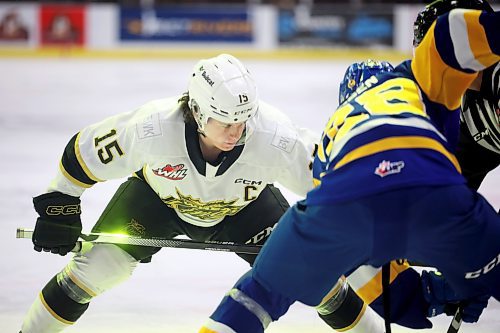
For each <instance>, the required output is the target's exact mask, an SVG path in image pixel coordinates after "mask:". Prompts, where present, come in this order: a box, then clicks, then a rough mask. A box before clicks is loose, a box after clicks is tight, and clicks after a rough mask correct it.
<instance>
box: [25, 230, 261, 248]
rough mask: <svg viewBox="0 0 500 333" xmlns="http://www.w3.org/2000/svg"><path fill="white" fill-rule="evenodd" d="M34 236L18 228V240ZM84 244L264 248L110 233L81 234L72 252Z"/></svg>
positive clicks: (31, 232)
mask: <svg viewBox="0 0 500 333" xmlns="http://www.w3.org/2000/svg"><path fill="white" fill-rule="evenodd" d="M32 236H33V229H29V228H17V232H16V238H29V239H31V237H32ZM82 242H90V243H111V244H126V245H140V246H151V247H172V248H181V249H196V250H209V251H223V252H236V253H243V254H257V253H259V251H260V249H261V248H262V246H260V245H246V244H236V243H232V242H219V241H207V242H198V241H193V240H187V239H169V238H160V237H155V238H141V237H136V236H129V235H121V234H108V233H89V234H81V235H80V239H79V241H78V242H77V244H76V246H75V248H73V250H72V252H79V251H80V249H81V246H82Z"/></svg>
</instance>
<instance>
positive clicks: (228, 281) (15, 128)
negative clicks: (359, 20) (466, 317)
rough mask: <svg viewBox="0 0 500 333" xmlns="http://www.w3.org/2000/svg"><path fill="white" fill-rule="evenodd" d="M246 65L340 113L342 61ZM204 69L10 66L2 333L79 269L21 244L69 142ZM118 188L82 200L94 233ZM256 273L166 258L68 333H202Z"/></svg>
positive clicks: (307, 103) (179, 254) (295, 315)
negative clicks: (230, 293) (231, 293)
mask: <svg viewBox="0 0 500 333" xmlns="http://www.w3.org/2000/svg"><path fill="white" fill-rule="evenodd" d="M244 61H245V63H246V64H247V66H248V67H249V68H250V69H251V71H252V72H253V74H254V76H255V78H256V80H257V83H258V87H259V91H260V95H261V97H262V99H264V100H266V101H268V102H270V103H271V104H274V105H275V106H277V107H279V108H281V109H283V110H284V111H286V112H287V113H288V114H289V116H290V117H291V118H292V119H293V120H294V121H296V122H297V123H298V124H301V125H302V126H305V127H310V128H313V129H316V130H318V131H320V130H321V129H322V126H323V125H324V123H325V121H326V120H327V118H328V115H329V113H330V112H331V111H332V109H333V107H334V106H335V105H336V104H337V92H338V89H337V86H338V83H339V80H340V78H341V77H342V75H343V72H344V69H345V67H346V66H347V65H348V62H347V61H333V60H332V61H325V60H324V61H263V60H252V59H244ZM194 63H195V60H194V59H188V60H182V61H178V60H89V59H71V58H64V57H61V58H57V59H36V60H34V59H17V60H15V59H0V156H1V161H2V162H1V172H0V177H1V178H0V258H1V261H0V262H1V265H0V267H1V268H0V272H1V273H0V281H1V282H0V332H2V333H3V332H6V333H7V332H10V333H15V332H18V330H19V327H20V324H21V322H22V319H23V316H24V313H25V311H26V310H27V309H28V307H29V305H30V304H31V302H32V300H33V299H34V298H35V297H36V295H37V294H38V292H39V291H40V289H41V288H42V287H43V285H44V284H45V283H46V282H47V281H48V280H49V279H50V278H51V277H52V276H53V275H54V274H55V273H56V272H58V270H60V269H61V268H62V267H63V266H64V265H65V263H66V262H67V260H68V258H67V257H59V256H56V255H51V254H47V253H37V252H34V251H33V250H32V245H31V241H29V240H25V239H24V240H17V239H15V230H16V227H19V226H26V227H33V225H34V221H35V218H36V216H35V212H34V211H33V208H32V202H31V200H32V197H33V196H36V195H38V194H40V193H42V192H43V191H44V190H45V188H46V186H47V185H48V182H49V180H50V179H51V178H52V176H53V175H54V173H55V171H56V169H57V166H58V161H59V158H60V154H61V153H62V151H63V148H64V146H65V144H66V142H67V140H68V139H69V138H70V137H71V136H72V135H73V134H74V133H76V132H77V131H78V130H79V129H80V128H82V127H84V126H86V125H88V124H91V123H93V122H96V121H98V120H100V119H102V118H104V117H106V116H108V115H113V114H116V113H121V112H124V111H128V110H133V109H134V108H136V107H137V106H139V105H141V104H142V103H144V102H146V101H149V100H151V99H156V98H162V97H165V96H173V95H177V94H180V93H182V92H184V91H185V89H186V86H187V80H188V75H187V74H188V73H189V72H190V70H191V68H192V66H193V65H194ZM165 144H166V145H167V144H168V143H165ZM118 184H119V181H110V182H107V183H104V184H99V185H96V186H95V188H93V189H91V190H88V191H87V192H86V193H85V194H84V195H83V197H82V200H83V221H84V228H85V229H86V230H89V229H90V228H91V226H92V225H93V223H94V221H95V220H96V219H97V217H98V216H99V213H100V211H101V210H102V209H103V208H104V206H105V204H106V203H107V201H108V199H109V198H110V197H111V195H112V193H113V192H114V189H116V187H117V186H118ZM481 192H482V193H483V194H484V195H485V196H486V197H487V198H488V199H489V200H490V201H491V203H492V204H493V205H494V206H495V207H496V208H497V209H498V208H499V206H500V177H499V171H498V170H496V171H495V172H493V173H492V174H490V175H489V176H488V178H487V179H486V180H485V183H484V186H483V187H482V188H481ZM289 199H290V200H291V201H294V200H296V199H297V198H296V197H294V196H291V195H290V196H289ZM456 260H460V258H456ZM247 269H248V267H247V265H246V264H245V263H244V262H243V261H242V260H240V259H239V258H238V257H236V256H235V255H233V254H228V253H220V252H208V251H198V250H180V249H164V250H162V251H161V252H160V253H159V254H157V255H156V256H155V257H154V258H153V262H152V263H151V264H145V265H141V266H140V268H139V269H138V270H137V271H136V273H135V275H134V276H133V278H132V279H131V280H129V281H127V282H126V283H125V284H123V285H121V286H119V287H117V288H115V289H113V290H111V291H109V292H107V293H106V294H104V295H102V296H100V297H98V298H97V299H95V300H94V301H93V302H92V304H91V306H90V308H89V310H88V311H87V313H86V314H85V315H84V316H83V317H82V318H81V320H80V321H79V322H78V323H77V324H76V325H74V326H73V327H71V328H70V329H68V330H67V332H73V333H83V332H86V333H88V332H92V333H104V332H106V333H115V332H116V333H117V332H120V333H121V332H140V333H160V332H176V333H179V332H180V333H183V332H196V331H197V329H198V328H199V327H200V326H201V325H202V323H203V322H204V321H205V319H206V318H207V317H208V315H209V314H210V313H211V311H212V310H213V309H214V308H215V306H216V305H217V304H218V302H219V301H220V299H221V298H222V296H223V294H224V293H225V291H227V290H228V288H230V287H231V286H232V284H233V283H234V282H235V281H236V279H237V277H239V276H240V275H241V274H242V273H243V272H245V271H246V270H247ZM499 310H500V305H499V303H497V302H494V301H490V305H489V307H488V309H487V310H486V311H485V313H484V314H483V316H482V318H481V320H480V322H479V323H478V324H475V325H469V324H464V325H463V326H462V329H461V332H463V333H467V332H478V331H480V332H484V333H493V332H496V333H498V332H500V318H499V314H500V311H499ZM449 321H450V318H449V317H442V316H441V317H438V318H436V319H434V320H433V322H434V323H435V327H434V329H433V330H431V331H428V332H444V331H446V328H447V326H448V324H449ZM393 330H394V331H395V332H411V330H407V329H403V328H400V327H394V329H393ZM269 332H271V333H273V332H274V333H279V332H287V333H294V332H310V333H321V332H325V333H326V332H332V330H330V329H329V327H327V326H326V325H325V324H324V323H323V322H321V321H320V320H319V318H317V315H316V314H315V311H314V310H313V309H311V308H308V307H305V306H302V305H300V304H297V305H294V306H293V307H292V309H291V311H290V312H289V313H288V314H287V316H285V317H284V318H282V319H281V320H280V321H279V322H277V323H274V324H272V325H271V328H270V329H269Z"/></svg>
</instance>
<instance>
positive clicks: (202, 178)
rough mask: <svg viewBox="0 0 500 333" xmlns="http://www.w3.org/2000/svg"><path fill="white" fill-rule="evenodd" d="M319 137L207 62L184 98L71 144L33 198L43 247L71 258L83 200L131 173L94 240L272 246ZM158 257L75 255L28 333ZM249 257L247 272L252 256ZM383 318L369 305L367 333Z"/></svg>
mask: <svg viewBox="0 0 500 333" xmlns="http://www.w3.org/2000/svg"><path fill="white" fill-rule="evenodd" d="M318 140H319V133H318V134H316V133H313V132H311V131H309V130H306V129H301V128H297V127H296V126H294V125H293V124H292V123H291V121H290V120H289V119H288V118H287V117H286V116H285V115H284V114H283V113H281V112H280V111H279V110H277V109H276V108H274V107H272V106H271V105H269V104H267V103H265V102H263V101H261V100H259V98H258V94H257V89H256V85H255V83H254V80H253V79H252V76H251V75H250V73H249V72H248V70H247V69H246V68H245V67H244V66H243V64H242V63H241V62H240V61H239V60H238V59H236V58H234V57H233V56H231V55H227V54H222V55H219V56H217V57H214V58H210V59H205V60H201V61H200V62H198V63H197V64H196V65H195V67H194V69H193V73H192V77H191V79H190V82H189V85H188V91H187V92H186V93H185V94H183V95H180V96H176V97H171V98H166V99H161V100H155V101H151V102H149V103H147V104H145V105H143V106H141V107H139V108H138V109H137V110H134V111H132V112H128V113H124V114H120V115H117V116H114V117H110V118H107V119H105V120H103V121H101V122H99V123H97V124H94V125H91V126H89V127H86V128H84V129H83V130H81V131H80V132H78V133H77V134H76V135H75V136H74V137H73V138H72V139H71V140H70V141H69V143H68V144H67V146H66V148H65V150H64V153H63V156H62V158H61V161H60V164H59V171H58V173H57V175H56V177H55V178H54V179H53V180H52V182H51V183H50V185H49V187H48V189H47V193H44V194H42V195H39V196H37V197H35V198H34V199H33V202H34V206H35V210H36V211H37V212H38V214H39V215H40V216H39V218H38V219H37V222H36V226H35V231H34V234H33V243H34V247H35V250H37V251H39V252H40V251H46V252H52V253H55V254H60V255H66V254H67V253H68V252H69V251H71V250H72V249H73V247H74V245H75V243H76V241H77V238H78V236H79V234H80V232H81V230H82V223H81V220H80V212H81V209H80V199H79V197H80V196H81V195H82V193H83V192H84V191H85V190H86V189H87V188H90V187H92V186H93V185H94V184H96V183H97V182H102V181H105V180H109V179H115V178H121V177H127V176H129V175H132V176H131V177H130V178H129V179H128V180H126V181H125V182H124V183H123V184H122V185H121V186H120V188H119V189H118V190H117V191H116V193H115V195H114V196H113V198H112V199H111V200H110V202H109V204H108V205H107V207H106V208H105V210H104V212H103V213H102V215H101V217H100V218H99V220H98V221H97V223H96V224H95V225H94V227H93V228H92V231H93V232H111V233H120V234H124V233H125V234H129V235H133V236H141V237H154V236H156V237H166V238H173V237H175V236H178V235H186V236H188V237H190V238H191V239H194V240H202V241H210V240H215V241H231V242H236V243H248V244H263V243H264V242H265V241H266V239H267V238H268V236H269V234H270V233H271V231H272V229H273V228H274V225H275V224H276V222H277V221H278V220H279V218H280V217H281V215H283V213H284V212H285V210H286V209H287V208H288V207H289V205H288V202H287V201H286V200H285V198H284V197H283V196H282V194H281V193H280V191H279V190H278V189H277V188H276V187H274V186H273V183H274V182H278V183H280V184H281V185H283V186H285V187H286V188H288V189H289V190H291V191H293V192H295V193H296V194H298V195H301V196H303V195H304V194H305V193H306V192H307V191H308V190H310V189H311V188H312V186H313V179H312V172H311V168H312V159H313V156H314V152H315V148H316V146H317V145H316V143H317V141H318ZM159 250H160V248H155V247H144V246H133V245H112V244H99V245H94V246H93V247H92V248H91V249H90V250H89V251H87V252H81V253H77V254H76V255H75V256H74V257H73V258H72V259H71V261H70V262H69V263H68V264H67V265H66V267H64V268H63V269H62V270H61V271H60V272H59V273H57V274H56V275H55V276H54V277H53V278H52V279H51V280H50V281H49V282H48V283H47V284H46V286H45V287H44V288H43V290H42V292H41V293H40V294H39V295H38V296H37V297H36V299H35V301H34V302H33V304H32V306H31V308H30V309H29V312H28V314H27V315H26V317H25V319H24V322H23V324H22V332H23V333H34V332H36V333H48V332H50V333H55V332H61V331H63V330H64V329H65V328H67V327H68V326H70V325H72V324H74V323H75V322H76V321H77V320H78V318H80V316H81V315H82V314H83V313H84V312H85V311H86V310H87V308H88V306H89V303H90V301H91V300H92V298H93V297H95V296H98V295H100V294H102V293H103V292H104V291H106V290H109V289H110V288H112V287H114V286H116V285H118V284H119V283H121V282H123V281H125V280H127V279H128V278H129V277H130V276H131V275H132V273H133V271H134V269H135V268H136V266H137V265H138V263H139V262H149V261H150V260H151V257H152V256H153V255H154V254H155V253H156V252H158V251H159ZM240 256H241V257H242V258H243V259H244V260H246V261H247V262H248V263H249V264H252V263H253V261H254V259H255V255H245V254H241V255H240ZM228 287H229V286H228ZM342 288H343V289H342V290H343V291H349V292H347V293H346V294H345V295H343V296H342V297H336V301H337V302H338V303H339V304H340V303H343V302H345V304H358V303H359V302H357V303H354V302H353V301H350V299H351V298H354V297H355V295H354V294H353V293H352V290H351V289H350V287H349V286H348V285H347V284H342ZM356 297H357V296H356ZM352 308H355V307H354V306H347V310H346V306H344V307H342V308H341V309H342V311H339V316H338V317H339V320H342V318H345V319H344V320H343V322H345V323H349V322H350V319H349V316H351V315H350V313H349V312H352V311H351V309H352ZM332 312H333V311H332ZM332 316H333V314H332ZM377 316H378V315H376V314H375V312H374V311H373V310H372V309H369V308H368V309H367V310H366V311H365V316H364V320H362V321H361V323H360V324H358V325H357V327H358V328H359V329H360V330H361V331H360V332H367V333H368V332H378V331H377V330H374V329H373V328H374V327H377V328H378V327H381V325H382V322H381V319H380V318H379V317H377ZM329 324H330V323H329ZM330 325H331V326H332V324H330ZM332 327H334V328H338V327H337V326H335V325H333V326H332Z"/></svg>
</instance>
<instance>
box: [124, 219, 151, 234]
mask: <svg viewBox="0 0 500 333" xmlns="http://www.w3.org/2000/svg"><path fill="white" fill-rule="evenodd" d="M126 228H127V234H128V235H131V236H144V233H145V231H146V227H144V226H143V225H142V224H140V223H139V222H137V221H136V220H135V219H131V220H130V222H129V223H127V225H126Z"/></svg>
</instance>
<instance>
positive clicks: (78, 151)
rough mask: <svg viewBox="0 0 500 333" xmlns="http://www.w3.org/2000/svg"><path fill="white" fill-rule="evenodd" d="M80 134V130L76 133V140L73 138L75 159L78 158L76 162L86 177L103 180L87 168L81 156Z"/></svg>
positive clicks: (98, 180) (96, 180)
mask: <svg viewBox="0 0 500 333" xmlns="http://www.w3.org/2000/svg"><path fill="white" fill-rule="evenodd" d="M80 135H81V132H80V133H78V135H77V136H76V140H75V155H76V159H77V160H78V163H79V164H80V166H81V167H82V169H83V171H84V172H85V174H86V175H87V177H89V178H90V179H92V180H93V181H95V182H103V180H101V179H99V178H97V177H96V176H94V174H92V172H91V171H90V170H89V168H88V167H87V164H86V163H85V161H84V160H83V158H82V154H81V152H80Z"/></svg>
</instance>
